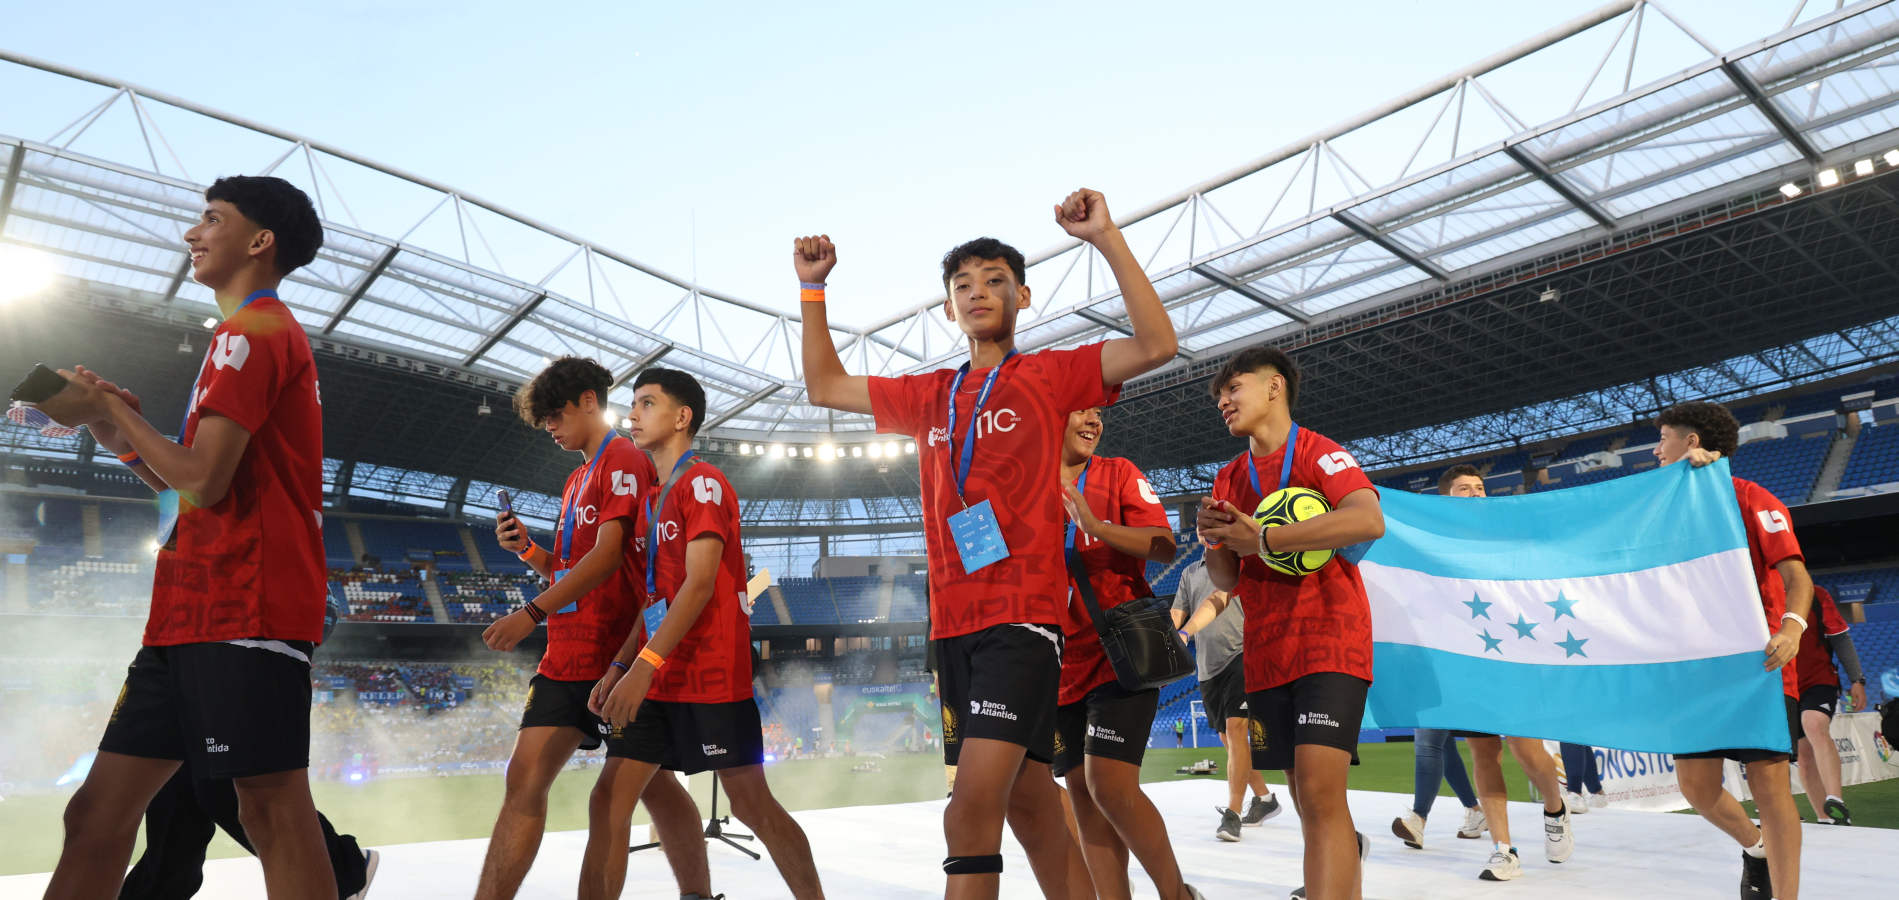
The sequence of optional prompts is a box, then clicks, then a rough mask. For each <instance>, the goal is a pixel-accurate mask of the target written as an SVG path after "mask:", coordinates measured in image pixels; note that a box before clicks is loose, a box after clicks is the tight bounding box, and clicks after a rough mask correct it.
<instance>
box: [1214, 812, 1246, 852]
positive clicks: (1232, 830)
mask: <svg viewBox="0 0 1899 900" xmlns="http://www.w3.org/2000/svg"><path fill="white" fill-rule="evenodd" d="M1214 809H1217V810H1219V811H1220V827H1219V828H1216V829H1214V830H1213V836H1214V837H1216V838H1219V839H1220V840H1223V841H1226V842H1227V843H1229V844H1231V843H1237V842H1238V841H1239V839H1240V814H1239V813H1236V812H1234V811H1232V810H1230V809H1227V808H1226V807H1224V806H1216V807H1214Z"/></svg>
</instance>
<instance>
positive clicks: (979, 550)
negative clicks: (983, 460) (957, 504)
mask: <svg viewBox="0 0 1899 900" xmlns="http://www.w3.org/2000/svg"><path fill="white" fill-rule="evenodd" d="M1015 355H1016V352H1015V351H1014V350H1010V351H1009V355H1007V356H1004V357H1003V358H1002V362H999V363H996V365H995V367H994V368H992V369H990V370H989V375H988V377H986V378H984V379H983V382H982V390H981V391H979V392H977V394H976V408H975V409H974V410H972V411H971V412H970V414H969V427H968V428H967V429H965V430H964V433H963V448H962V454H961V456H960V457H958V459H957V462H956V497H957V499H959V500H961V499H962V497H963V486H964V485H965V484H967V483H968V482H969V467H970V464H971V463H972V462H973V461H974V460H975V457H976V423H978V422H980V421H981V420H982V408H983V406H984V405H985V404H987V403H988V402H989V392H990V391H992V390H994V389H995V387H996V378H997V376H999V375H1001V374H1002V367H1003V366H1004V365H1006V364H1007V363H1008V362H1009V360H1011V359H1014V358H1015ZM968 375H969V363H963V366H962V368H960V369H957V370H956V377H955V378H953V379H951V380H950V386H949V428H948V429H947V430H946V431H945V433H946V434H947V435H949V436H950V438H951V439H952V440H953V439H954V438H955V436H956V392H957V391H958V390H960V389H961V388H962V386H963V379H964V378H965V377H967V376H968ZM950 446H951V448H952V450H953V449H954V448H955V444H953V443H952V444H951V445H950ZM948 521H949V529H950V537H951V539H952V540H954V541H955V543H956V555H957V557H958V558H959V559H960V560H961V561H962V563H963V571H964V572H976V571H978V570H980V569H982V568H984V567H986V566H989V565H992V564H994V563H998V562H1001V561H1002V560H1005V559H1008V558H1009V544H1008V542H1007V541H1005V540H1004V539H1003V537H1002V525H1001V523H999V522H997V521H996V511H995V508H994V507H992V506H990V505H989V501H988V500H984V501H982V502H981V503H977V504H975V505H974V506H971V505H969V503H968V501H966V500H965V501H964V502H963V509H962V511H960V512H957V513H955V514H954V515H951V516H950V517H949V520H948Z"/></svg>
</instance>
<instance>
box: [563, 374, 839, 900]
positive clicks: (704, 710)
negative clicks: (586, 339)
mask: <svg viewBox="0 0 1899 900" xmlns="http://www.w3.org/2000/svg"><path fill="white" fill-rule="evenodd" d="M705 414H706V394H705V389H704V388H702V387H700V385H699V382H698V381H697V380H696V379H694V378H693V377H692V376H691V375H688V374H686V373H685V372H681V371H678V370H676V369H647V370H646V371H644V372H641V373H640V377H639V378H638V379H635V380H634V382H633V411H632V412H631V413H629V415H630V417H631V418H632V420H633V439H634V440H635V441H638V442H639V445H640V447H641V448H642V449H644V450H646V451H648V452H650V453H652V454H653V462H654V464H655V466H657V467H658V470H659V471H663V472H666V473H667V474H666V480H665V481H664V482H662V483H660V484H657V485H654V486H652V487H651V488H649V489H648V490H647V491H646V496H645V497H644V498H642V505H641V506H640V525H641V528H640V531H639V536H640V538H641V539H643V540H644V544H643V545H642V546H643V549H644V552H645V560H646V563H645V569H644V570H643V571H642V572H641V573H640V577H641V578H642V579H644V581H645V585H646V589H647V593H648V595H649V596H650V598H651V599H650V600H649V601H648V605H647V607H646V614H645V618H646V628H647V633H649V634H650V635H651V636H650V637H646V638H645V640H644V641H642V640H641V638H642V637H643V635H642V634H641V633H638V632H635V633H632V634H629V635H628V636H627V639H626V642H625V643H624V644H623V645H621V647H620V650H619V654H618V656H617V657H616V658H615V659H614V660H613V665H612V666H611V667H609V668H608V669H607V671H606V674H605V675H603V676H601V678H600V681H599V683H598V684H596V685H595V686H594V690H593V695H592V697H591V699H590V708H592V709H593V710H594V711H595V712H597V713H599V715H600V717H601V718H603V719H605V720H606V721H607V724H608V725H609V726H610V727H611V728H612V732H611V734H610V735H609V737H608V739H607V757H608V759H609V760H610V761H612V762H621V763H623V765H621V766H619V767H618V768H616V769H614V770H613V771H611V772H604V771H603V772H601V773H600V785H601V787H602V789H603V796H604V801H603V802H604V803H606V804H607V805H608V807H609V808H610V810H611V812H610V816H611V818H612V819H613V821H615V822H626V821H630V820H631V818H632V815H633V808H634V806H635V805H637V802H638V801H639V799H640V797H641V791H643V790H645V789H646V786H647V784H648V783H649V782H653V783H657V782H667V781H671V780H672V776H670V775H667V776H662V777H660V778H654V777H653V776H654V774H656V773H657V772H658V771H659V770H660V769H662V768H664V769H668V770H671V771H674V772H680V773H683V774H687V775H690V774H692V773H694V772H704V771H707V770H712V771H714V772H716V773H717V774H718V777H719V781H720V783H721V784H723V785H724V786H725V790H726V794H727V795H728V796H730V797H731V798H732V814H733V815H735V816H737V817H738V819H739V821H741V822H744V823H745V824H746V825H747V826H750V827H751V829H752V831H753V832H754V833H755V834H757V835H758V839H759V841H760V842H762V843H763V844H764V845H765V849H767V850H769V851H770V852H771V858H772V862H773V863H774V864H776V865H777V866H778V874H779V875H780V876H782V877H783V878H784V879H785V884H786V886H788V887H789V888H791V894H792V896H794V897H798V898H801V900H803V898H815V897H823V896H824V888H823V887H822V886H821V885H820V884H819V882H818V869H817V866H816V865H815V864H814V863H813V862H812V861H811V844H810V842H809V841H808V840H806V839H805V836H804V829H802V828H799V827H798V823H797V821H796V820H795V819H793V818H792V817H791V814H790V813H788V812H786V811H785V808H784V807H783V806H781V805H780V804H779V803H778V800H777V798H775V797H773V796H772V793H771V786H770V785H769V784H767V783H766V781H765V768H764V762H765V735H764V729H763V727H762V726H761V725H760V723H759V718H758V703H757V702H756V701H755V700H754V699H753V698H752V623H751V618H750V616H751V602H752V601H751V599H750V598H749V597H747V596H746V595H745V550H744V548H743V547H741V546H740V544H739V502H738V495H737V494H735V493H734V492H733V491H732V485H731V483H730V482H728V481H726V480H725V473H723V472H720V471H719V470H718V468H717V467H715V466H713V465H712V464H711V463H709V462H706V461H705V460H703V459H700V458H698V457H697V456H696V455H694V454H693V452H692V439H693V436H694V435H696V434H698V433H699V423H700V422H702V421H704V420H705ZM648 799H649V801H650V798H648ZM661 840H662V842H663V841H664V840H665V838H664V837H663V836H662V838H661ZM625 843H626V842H625V840H624V839H622V840H621V846H625ZM620 855H621V856H622V857H623V858H624V856H625V853H621V854H620ZM606 896H608V897H617V896H619V888H618V886H617V885H616V886H614V889H613V892H612V893H610V894H607V895H606Z"/></svg>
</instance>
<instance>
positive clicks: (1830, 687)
mask: <svg viewBox="0 0 1899 900" xmlns="http://www.w3.org/2000/svg"><path fill="white" fill-rule="evenodd" d="M1839 705H1840V686H1839V685H1837V684H1816V685H1814V686H1813V687H1810V688H1805V689H1803V690H1801V692H1800V711H1801V712H1803V713H1804V712H1806V711H1807V710H1809V709H1811V710H1817V711H1819V712H1822V713H1825V714H1826V717H1827V718H1829V719H1831V718H1833V712H1834V710H1836V709H1838V708H1839ZM1798 733H1801V732H1796V734H1798Z"/></svg>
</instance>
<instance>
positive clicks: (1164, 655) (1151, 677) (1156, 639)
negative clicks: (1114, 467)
mask: <svg viewBox="0 0 1899 900" xmlns="http://www.w3.org/2000/svg"><path fill="white" fill-rule="evenodd" d="M1092 464H1093V463H1092V461H1091V462H1090V465H1092ZM1087 484H1088V469H1087V468H1086V467H1084V468H1083V469H1082V470H1081V477H1080V478H1079V479H1077V480H1076V482H1075V489H1076V491H1078V492H1081V493H1082V495H1083V502H1086V500H1087V494H1086V488H1087ZM1075 531H1076V525H1075V523H1074V522H1073V521H1070V522H1069V523H1068V537H1067V541H1066V547H1065V549H1064V551H1063V552H1064V555H1065V556H1066V557H1067V562H1068V574H1069V577H1070V578H1071V579H1073V581H1074V584H1075V590H1076V591H1078V592H1080V593H1081V602H1082V604H1083V605H1085V606H1086V607H1087V608H1088V616H1089V618H1092V619H1093V620H1094V623H1095V633H1096V634H1098V635H1100V636H1101V649H1102V651H1103V652H1104V653H1105V654H1106V655H1107V657H1108V665H1110V666H1112V667H1113V668H1114V678H1115V680H1116V681H1118V682H1120V684H1121V687H1122V688H1124V689H1126V690H1129V691H1145V690H1148V689H1150V688H1158V687H1160V686H1162V685H1165V684H1168V683H1171V682H1173V681H1174V680H1176V679H1179V678H1182V677H1185V676H1187V675H1191V674H1193V671H1194V669H1193V657H1192V656H1189V655H1188V653H1187V645H1186V643H1185V642H1183V641H1181V639H1180V633H1179V632H1178V631H1176V630H1175V629H1174V617H1173V605H1172V604H1170V603H1167V602H1166V601H1164V600H1162V599H1160V598H1159V597H1142V598H1137V599H1134V600H1129V601H1128V602H1126V603H1123V604H1121V605H1120V606H1116V607H1114V608H1113V609H1102V608H1101V604H1100V601H1098V600H1097V599H1096V598H1095V588H1094V585H1092V584H1090V583H1089V582H1088V567H1087V565H1086V564H1084V563H1083V562H1082V559H1081V551H1079V550H1077V549H1075Z"/></svg>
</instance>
